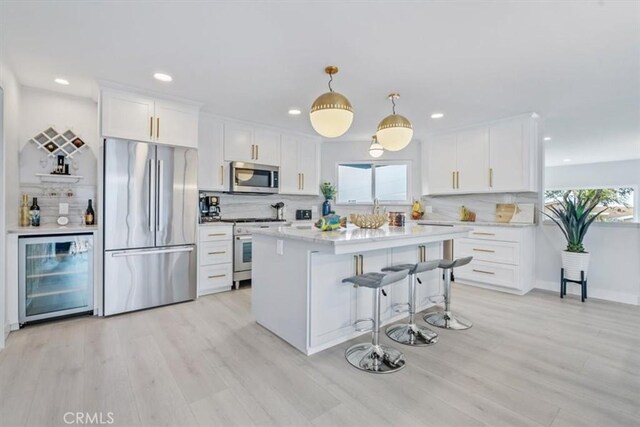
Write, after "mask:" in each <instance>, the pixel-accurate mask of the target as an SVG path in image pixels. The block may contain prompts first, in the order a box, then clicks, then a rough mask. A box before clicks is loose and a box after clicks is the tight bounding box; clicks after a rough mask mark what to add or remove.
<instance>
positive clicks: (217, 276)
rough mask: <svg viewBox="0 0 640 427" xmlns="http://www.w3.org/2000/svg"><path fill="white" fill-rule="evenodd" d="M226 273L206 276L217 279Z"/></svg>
mask: <svg viewBox="0 0 640 427" xmlns="http://www.w3.org/2000/svg"><path fill="white" fill-rule="evenodd" d="M225 276H226V274H216V275H215V276H207V278H209V279H218V278H220V277H225Z"/></svg>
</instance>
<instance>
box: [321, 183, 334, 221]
mask: <svg viewBox="0 0 640 427" xmlns="http://www.w3.org/2000/svg"><path fill="white" fill-rule="evenodd" d="M320 192H321V193H322V195H323V196H324V203H323V204H322V215H323V216H324V215H329V214H330V213H331V199H333V198H334V197H335V196H336V193H337V189H336V186H335V185H333V184H331V183H330V182H324V183H322V184H320Z"/></svg>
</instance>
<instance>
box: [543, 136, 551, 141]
mask: <svg viewBox="0 0 640 427" xmlns="http://www.w3.org/2000/svg"><path fill="white" fill-rule="evenodd" d="M542 139H544V140H545V141H551V137H550V136H545V137H544V138H542Z"/></svg>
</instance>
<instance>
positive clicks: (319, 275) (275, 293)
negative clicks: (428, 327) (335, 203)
mask: <svg viewBox="0 0 640 427" xmlns="http://www.w3.org/2000/svg"><path fill="white" fill-rule="evenodd" d="M470 230H471V229H469V228H465V227H433V226H421V225H417V224H410V225H407V226H406V227H386V226H385V227H383V228H381V229H378V230H364V229H359V228H356V227H353V226H349V228H348V229H347V230H342V231H331V232H321V231H318V230H314V229H299V228H295V227H279V228H269V229H255V230H254V232H253V243H252V245H253V248H252V251H253V253H252V257H253V264H252V269H253V271H252V277H253V279H252V312H253V315H254V316H255V318H256V321H257V322H258V323H259V324H260V325H262V326H264V327H265V328H267V329H269V330H270V331H271V332H273V333H274V334H276V335H278V336H279V337H280V338H282V339H284V340H285V341H287V342H288V343H289V344H291V345H292V346H294V347H295V348H296V349H298V350H300V351H301V352H303V353H305V354H307V355H310V354H313V353H316V352H318V351H321V350H324V349H326V348H329V347H332V346H334V345H336V344H339V343H342V342H345V341H347V340H349V339H351V338H353V337H356V336H358V335H361V334H363V332H357V331H356V330H355V328H354V325H353V324H354V322H355V321H356V320H357V319H363V318H370V317H372V309H373V302H372V301H373V290H371V289H368V288H363V287H359V288H354V287H353V286H352V285H350V284H346V283H342V279H344V278H346V277H350V276H353V275H355V274H356V264H359V265H361V270H362V271H363V272H365V273H366V272H380V270H381V269H382V268H384V267H387V266H390V265H395V264H402V263H416V262H419V261H421V260H430V259H439V258H442V242H443V241H447V240H451V239H455V238H460V237H466V236H467V235H468V233H469V231H470ZM283 272H286V273H284V274H283ZM419 276H420V278H421V281H422V284H419V285H418V290H417V305H418V307H417V309H418V310H424V309H425V308H428V307H429V306H431V305H432V303H431V302H430V299H429V297H430V296H435V295H437V294H441V293H442V291H441V289H440V274H438V271H435V270H434V271H430V272H426V273H423V274H421V275H419ZM407 288H408V284H407V281H406V280H403V281H401V282H398V283H394V284H391V285H389V286H387V287H386V288H385V291H386V293H387V297H383V301H382V308H381V310H382V313H381V320H382V322H383V324H387V323H391V322H393V321H396V320H399V319H401V318H403V317H406V315H407V314H406V313H400V314H398V313H397V312H395V311H394V306H395V305H398V304H406V303H407Z"/></svg>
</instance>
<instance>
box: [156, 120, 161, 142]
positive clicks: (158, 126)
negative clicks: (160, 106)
mask: <svg viewBox="0 0 640 427" xmlns="http://www.w3.org/2000/svg"><path fill="white" fill-rule="evenodd" d="M156 138H160V117H158V118H156Z"/></svg>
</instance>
